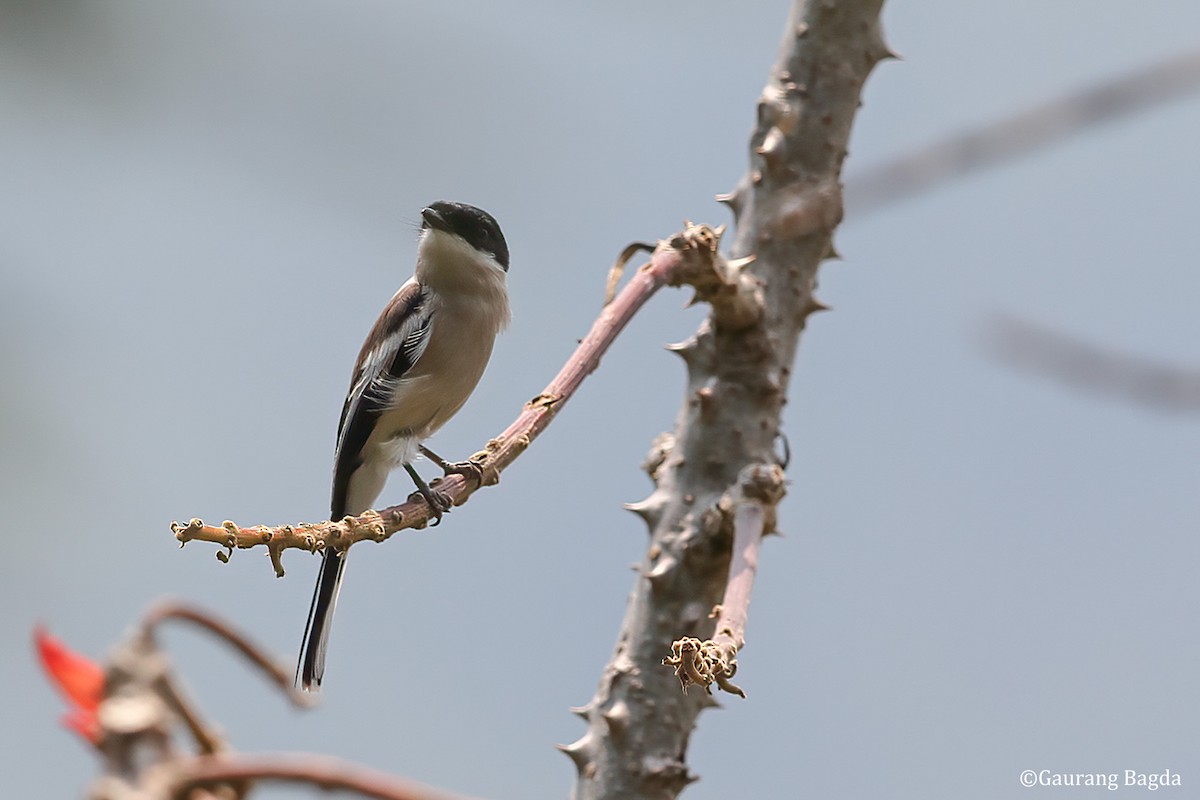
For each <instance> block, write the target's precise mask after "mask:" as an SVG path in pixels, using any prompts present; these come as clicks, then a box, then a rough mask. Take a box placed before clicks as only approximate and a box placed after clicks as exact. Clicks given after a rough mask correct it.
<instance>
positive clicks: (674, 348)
mask: <svg viewBox="0 0 1200 800" xmlns="http://www.w3.org/2000/svg"><path fill="white" fill-rule="evenodd" d="M696 346H697V342H696V338H695V337H694V336H693V337H692V338H690V339H684V340H683V341H682V342H675V343H674V344H669V345H667V352H668V353H674V354H675V355H677V356H679V357H680V358H682V359H683V360H684V363H686V364H689V365H690V364H693V363H695V360H696Z"/></svg>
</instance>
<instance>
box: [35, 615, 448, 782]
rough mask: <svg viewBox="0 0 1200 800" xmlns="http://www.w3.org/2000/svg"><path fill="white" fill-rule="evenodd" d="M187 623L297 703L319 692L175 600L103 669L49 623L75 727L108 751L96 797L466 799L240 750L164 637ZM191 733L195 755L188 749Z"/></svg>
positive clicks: (45, 646)
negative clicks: (189, 683) (337, 793)
mask: <svg viewBox="0 0 1200 800" xmlns="http://www.w3.org/2000/svg"><path fill="white" fill-rule="evenodd" d="M168 621H176V622H185V623H188V624H189V625H193V626H196V627H199V628H200V629H202V630H204V631H206V632H208V633H210V634H213V635H214V636H216V637H217V638H218V639H219V640H221V641H224V642H225V643H226V644H228V645H230V646H231V647H233V649H234V650H235V651H236V652H237V653H238V654H239V655H240V656H242V657H243V658H244V659H245V660H246V661H247V662H248V664H249V665H250V666H251V667H253V668H254V669H256V670H258V671H259V672H262V673H263V674H265V675H266V676H267V678H268V680H269V681H270V682H271V683H272V684H273V685H274V686H275V687H276V688H277V689H279V690H280V692H281V693H282V694H283V695H284V696H285V697H286V698H287V699H288V701H289V702H290V703H291V704H292V705H293V706H296V707H305V706H308V705H311V702H312V701H311V696H309V695H305V694H304V693H302V692H299V691H296V690H295V689H294V688H293V687H292V680H291V670H290V668H288V667H285V666H284V665H281V664H279V663H276V662H275V660H274V659H272V658H271V657H270V656H268V655H266V654H265V653H264V652H263V651H262V649H261V648H260V647H259V646H258V645H256V644H254V643H253V642H252V641H250V640H249V639H248V638H246V637H245V636H243V635H242V634H241V633H239V632H238V631H236V630H234V629H233V628H232V627H230V626H229V625H228V624H227V623H226V622H224V621H223V620H221V619H219V618H217V617H215V616H213V615H211V614H208V613H207V612H204V611H201V610H199V609H196V608H191V607H188V606H183V605H178V604H174V603H165V604H160V605H158V606H156V607H155V608H154V609H152V610H151V611H150V612H149V613H147V614H146V616H145V617H144V618H143V619H142V621H141V623H140V624H139V625H137V626H136V627H135V629H134V631H133V632H132V633H131V634H130V635H129V637H128V638H127V639H126V640H125V641H124V642H122V643H120V644H119V645H118V646H117V647H116V648H114V650H113V652H112V655H111V657H110V658H109V660H108V663H107V664H106V665H104V666H103V667H102V666H101V665H99V664H96V663H94V662H92V661H90V660H88V659H86V658H84V657H83V656H80V655H78V654H76V653H72V652H71V651H70V650H68V649H67V648H66V647H65V646H64V645H63V644H62V643H61V642H59V641H58V640H57V639H55V638H54V637H52V636H50V635H49V634H48V633H46V632H45V631H43V630H40V629H39V630H38V631H37V632H36V634H35V640H36V644H37V649H38V655H39V658H40V660H41V662H42V665H43V667H44V669H45V670H46V673H47V675H48V676H49V678H50V679H51V681H52V682H53V683H54V684H55V685H56V686H57V687H58V688H59V689H60V690H61V691H62V693H63V695H64V696H65V697H66V698H67V700H68V702H69V703H70V704H71V707H72V708H71V711H70V713H68V714H67V716H66V717H65V718H64V722H65V724H66V725H67V726H68V727H69V728H71V729H72V730H74V731H76V732H77V733H79V734H80V735H81V736H83V738H84V739H85V740H86V741H87V742H89V743H90V744H91V745H93V746H94V747H95V748H96V750H97V751H98V752H99V753H100V756H101V760H102V774H101V775H100V777H98V778H96V779H95V781H93V782H92V785H91V787H90V788H89V791H88V797H89V798H92V799H93V800H200V799H201V798H204V799H206V800H207V798H213V799H214V800H240V798H243V797H246V796H248V795H249V794H250V793H251V792H252V791H253V789H254V788H256V787H257V786H258V785H260V784H262V783H267V782H276V783H278V782H283V783H301V784H307V785H309V786H312V787H315V788H321V789H342V790H346V791H350V792H354V793H355V794H358V795H360V796H363V797H374V798H380V800H457V796H455V795H450V794H446V793H444V792H437V791H434V790H432V789H430V788H428V787H425V786H422V785H419V784H416V783H412V782H410V781H405V780H402V779H399V778H395V777H391V776H387V775H383V774H381V773H378V772H375V771H373V770H370V769H367V768H366V767H363V766H360V765H357V764H349V763H347V762H344V761H338V760H336V759H331V758H327V757H324V756H313V755H306V754H292V755H289V756H286V757H285V756H276V755H238V754H235V753H232V752H231V751H230V747H229V744H228V743H227V742H226V741H225V739H224V738H223V737H222V736H221V734H220V732H219V730H218V729H217V728H216V727H215V726H212V725H210V724H208V723H207V722H205V721H204V720H203V718H202V717H201V715H200V712H199V709H198V707H197V705H196V704H195V702H194V701H192V700H191V699H190V698H189V697H188V696H187V694H186V693H185V691H184V690H183V688H182V684H181V682H180V680H179V678H178V677H177V676H176V673H175V670H174V668H173V667H172V666H171V663H170V660H169V659H168V658H167V655H166V653H164V652H163V650H162V649H161V647H160V646H159V644H158V641H157V637H156V634H157V631H158V629H159V628H160V627H161V625H162V624H163V623H164V622H168ZM181 734H186V735H187V738H190V739H191V741H192V742H193V745H194V752H193V751H191V750H189V749H187V748H184V747H180V742H179V740H180V735H181Z"/></svg>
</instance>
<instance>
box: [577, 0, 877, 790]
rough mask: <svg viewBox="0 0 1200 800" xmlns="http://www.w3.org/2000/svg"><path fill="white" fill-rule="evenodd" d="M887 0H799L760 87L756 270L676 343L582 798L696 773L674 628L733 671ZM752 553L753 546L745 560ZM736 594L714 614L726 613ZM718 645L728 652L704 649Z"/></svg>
mask: <svg viewBox="0 0 1200 800" xmlns="http://www.w3.org/2000/svg"><path fill="white" fill-rule="evenodd" d="M881 5H882V0H838V2H827V1H826V0H796V2H794V4H793V10H792V13H791V16H790V18H789V19H788V21H787V25H786V27H785V29H784V36H783V42H782V44H781V47H780V52H779V59H778V61H777V62H776V64H775V66H774V68H773V69H772V71H771V75H770V77H769V78H768V80H767V84H766V87H765V88H764V89H763V92H762V96H761V98H760V100H759V103H758V109H757V122H756V125H755V128H754V130H753V132H752V133H751V137H750V167H749V170H748V171H747V173H746V175H745V176H744V177H743V179H742V180H741V181H740V182H739V184H738V186H737V188H736V189H735V190H734V191H733V192H731V193H729V194H728V195H725V196H723V197H721V198H718V199H719V200H721V201H722V202H724V203H726V204H727V205H728V206H729V207H730V209H731V210H732V211H733V213H734V217H735V220H736V223H737V227H736V235H735V237H734V239H735V241H734V243H733V246H732V248H731V259H733V260H732V261H730V262H727V265H728V266H732V265H734V264H737V265H740V267H739V268H738V269H737V270H736V271H737V275H738V280H737V282H736V283H734V282H733V281H731V280H724V281H722V284H723V286H722V287H721V288H720V290H719V291H717V292H715V293H706V294H701V293H700V290H699V287H697V294H698V295H699V298H698V299H700V300H705V301H707V302H709V303H711V306H712V311H711V314H710V316H709V318H708V319H707V320H705V322H704V323H703V324H702V325H701V327H700V329H699V330H698V331H697V332H696V333H695V334H694V335H693V336H692V337H690V338H689V339H688V340H687V341H685V342H683V343H681V344H679V345H675V346H672V347H671V350H672V351H673V352H675V353H677V354H678V355H679V356H680V357H681V358H682V359H683V361H684V363H685V365H686V368H687V391H686V394H685V398H684V402H683V404H682V406H681V408H680V410H679V414H678V417H677V419H676V423H675V427H674V429H673V430H672V431H671V432H670V433H666V434H663V435H662V436H660V437H659V438H658V439H657V440H656V441H655V443H654V445H653V448H652V451H651V453H650V456H649V457H648V458H647V461H646V472H647V473H648V474H649V476H650V478H651V480H652V481H653V482H654V490H653V491H652V492H651V494H650V496H649V497H647V498H646V499H645V500H642V501H641V502H638V503H634V504H632V505H631V506H629V508H630V509H631V510H632V511H634V512H635V513H637V514H638V515H639V516H640V517H641V518H642V519H643V520H644V521H645V523H646V525H647V528H649V530H650V536H651V538H650V544H649V547H648V548H647V551H646V556H645V558H644V559H643V560H642V563H641V564H640V565H639V569H638V577H637V578H636V579H635V582H634V586H633V591H632V593H631V595H630V600H629V604H628V606H627V609H626V613H625V619H624V621H623V622H622V625H621V631H620V633H619V634H618V637H617V642H616V646H615V648H614V652H613V655H612V658H611V659H610V660H609V662H608V664H607V665H606V666H605V669H604V671H603V673H602V674H601V676H600V680H599V685H598V686H597V688H596V692H595V694H594V695H593V697H592V699H591V701H589V702H588V703H587V704H586V705H584V706H582V707H580V708H578V709H575V712H576V713H577V714H578V715H579V716H581V717H583V719H584V720H585V722H586V724H587V731H586V732H585V733H584V734H583V735H582V736H581V737H580V738H579V739H577V740H576V741H574V742H572V743H571V744H569V745H564V746H562V747H561V749H562V750H563V752H564V753H566V755H567V756H569V757H570V758H571V760H572V761H573V762H574V763H575V766H576V769H577V771H578V778H577V781H576V784H575V793H574V797H575V798H576V800H601V799H602V798H603V799H604V800H607V799H608V798H621V800H630V799H631V798H643V799H644V800H671V798H674V797H675V796H676V795H678V794H679V792H681V791H682V790H683V789H684V787H686V786H687V784H688V783H690V782H691V781H693V780H695V777H694V776H693V775H692V774H691V772H690V770H689V769H688V765H687V763H686V761H685V758H686V753H687V745H688V741H689V738H690V736H691V733H692V730H693V728H694V727H695V723H696V718H697V716H698V715H699V713H700V711H701V710H703V709H704V708H706V707H708V706H711V705H712V704H714V702H715V701H714V700H713V699H712V698H711V697H709V695H708V693H706V692H691V693H687V692H680V691H679V688H678V687H679V683H678V681H677V679H676V677H675V676H674V675H673V674H672V672H671V671H669V670H667V669H665V668H664V667H663V665H662V662H663V656H664V655H665V654H666V653H667V652H668V651H669V650H670V649H671V647H672V644H671V643H672V642H673V641H676V640H679V639H685V640H686V639H692V640H694V644H692V643H689V644H688V645H687V648H691V649H694V650H695V653H693V652H690V651H689V652H686V653H685V652H684V651H685V649H686V648H685V646H683V645H681V646H680V647H679V648H678V649H677V651H676V653H675V655H674V656H673V658H675V659H676V660H678V661H679V664H677V665H676V666H682V667H684V671H685V673H686V672H687V671H688V670H689V669H691V670H692V672H693V673H694V675H693V676H689V680H692V679H694V677H701V678H702V680H701V681H700V682H701V683H704V682H706V681H707V680H708V679H709V677H710V676H711V680H712V681H714V682H716V681H717V679H718V677H720V678H721V679H723V680H725V681H727V682H728V680H729V676H730V674H731V673H732V670H733V668H734V664H733V660H734V656H735V655H736V649H737V648H738V647H740V645H741V640H742V637H743V636H744V626H745V614H746V608H747V604H748V603H749V590H750V586H751V581H752V577H753V571H754V567H753V565H754V563H755V559H756V556H757V552H758V543H759V540H761V534H762V532H763V531H764V530H771V529H772V528H773V526H774V519H773V516H774V502H775V501H776V500H777V499H778V496H772V495H767V496H758V497H752V496H744V494H743V490H742V489H740V488H739V487H743V486H744V484H745V478H746V476H747V475H749V474H763V475H771V476H774V480H775V482H776V483H777V484H778V487H779V489H778V492H777V493H776V495H777V494H780V493H781V492H782V485H783V478H782V470H781V468H780V467H779V466H778V456H777V455H776V453H775V443H776V441H777V439H778V436H779V433H780V424H781V412H782V409H783V405H784V403H785V402H786V397H787V391H788V385H789V382H790V377H791V370H792V365H793V362H794V356H795V351H796V347H797V343H798V340H799V335H800V332H801V330H802V329H803V328H804V326H805V322H806V320H807V318H808V317H809V315H811V314H812V313H813V312H816V311H820V310H821V309H822V308H824V306H823V305H822V304H821V303H820V302H819V301H818V300H817V299H816V298H815V297H814V296H813V291H814V288H815V284H816V273H817V268H818V265H819V264H820V263H821V261H823V260H824V259H826V258H830V257H831V256H832V255H833V252H834V251H833V247H832V234H833V231H834V229H835V228H836V227H837V225H838V223H839V222H840V221H841V218H842V193H841V184H840V174H841V168H842V163H843V161H844V159H845V156H846V145H847V141H848V138H849V133H850V126H851V123H852V122H853V120H854V115H855V112H856V110H857V108H858V106H859V98H860V95H861V90H862V86H863V83H864V82H865V80H866V78H867V75H868V74H869V73H870V72H871V70H872V68H873V67H874V66H875V65H876V64H877V63H878V62H879V61H881V60H882V59H885V58H887V57H888V56H889V55H890V53H889V51H888V49H887V47H886V45H885V43H884V41H883V36H882V32H881V30H880V27H879V22H878V17H879V10H880V7H881ZM750 257H753V261H752V262H751V261H748V260H747V259H749V258H750ZM745 494H746V495H748V494H749V493H748V492H746V493H745ZM735 539H737V540H738V541H739V544H737V545H734V544H733V542H734V540H735ZM735 549H736V551H737V554H736V556H735V554H734V552H733V551H734V550H735ZM735 557H736V558H738V559H742V562H741V563H737V564H731V561H732V560H733V559H734V558H735ZM731 578H732V582H731ZM718 604H719V605H720V606H721V611H720V617H721V619H719V620H717V623H716V625H715V626H714V621H713V620H712V619H711V617H709V612H710V610H711V609H712V608H713V607H714V606H716V605H718ZM706 640H708V641H709V642H710V643H711V645H712V647H710V648H706V647H705V644H704V642H705V641H706ZM706 649H710V650H713V651H714V652H713V658H712V659H710V660H708V661H705V660H697V659H695V658H693V655H704V653H703V652H702V651H704V650H706ZM731 686H732V685H731Z"/></svg>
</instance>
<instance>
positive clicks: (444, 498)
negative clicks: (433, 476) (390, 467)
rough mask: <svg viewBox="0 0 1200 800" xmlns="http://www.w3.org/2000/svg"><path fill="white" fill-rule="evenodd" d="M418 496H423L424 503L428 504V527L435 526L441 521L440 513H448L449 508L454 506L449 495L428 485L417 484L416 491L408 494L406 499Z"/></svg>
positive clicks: (413, 498)
mask: <svg viewBox="0 0 1200 800" xmlns="http://www.w3.org/2000/svg"><path fill="white" fill-rule="evenodd" d="M418 497H422V498H424V499H425V503H426V505H428V506H429V525H430V527H437V525H438V523H440V522H441V521H442V515H443V514H449V513H450V509H451V508H453V507H454V501H453V500H452V499H451V498H450V495H448V494H446V493H445V492H443V491H441V490H439V489H435V488H433V487H432V486H429V485H425V486H418V487H417V491H415V492H413V493H412V494H410V495H409V496H408V499H409V500H416V499H417V498H418Z"/></svg>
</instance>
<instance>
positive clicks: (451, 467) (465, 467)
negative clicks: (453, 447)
mask: <svg viewBox="0 0 1200 800" xmlns="http://www.w3.org/2000/svg"><path fill="white" fill-rule="evenodd" d="M439 466H440V467H441V468H442V470H443V471H444V472H445V473H446V474H447V475H462V476H463V478H464V479H465V480H466V481H467V483H468V484H469V483H471V482H474V484H475V487H476V488H479V487H480V486H482V485H483V464H480V463H479V462H478V461H476V460H474V459H468V460H466V461H450V462H447V463H445V464H440V465H439Z"/></svg>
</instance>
